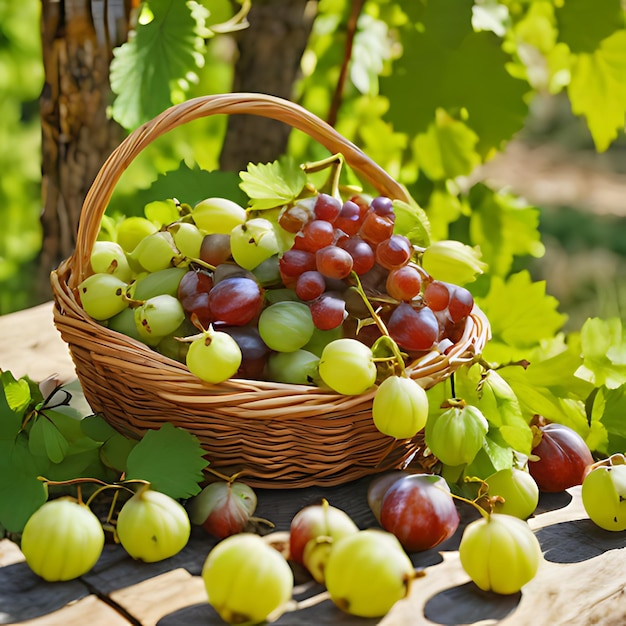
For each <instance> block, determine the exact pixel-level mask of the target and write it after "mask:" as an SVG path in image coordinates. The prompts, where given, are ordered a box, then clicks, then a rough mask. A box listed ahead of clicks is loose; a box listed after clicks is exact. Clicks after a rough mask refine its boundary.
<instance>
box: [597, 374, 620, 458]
mask: <svg viewBox="0 0 626 626" xmlns="http://www.w3.org/2000/svg"><path fill="white" fill-rule="evenodd" d="M624 415H626V385H622V386H621V387H619V388H617V389H607V388H606V387H602V388H600V389H599V390H598V393H597V394H596V397H595V398H594V402H593V407H592V411H591V430H592V432H594V430H595V429H594V425H597V426H599V427H600V428H599V429H601V431H602V441H598V445H602V444H604V445H603V447H602V452H603V453H604V454H605V455H607V456H608V455H611V454H615V453H618V452H621V453H623V452H624V450H625V448H624V443H625V442H626V420H625V419H624ZM590 443H591V442H590ZM591 449H592V450H597V449H598V447H592V448H591Z"/></svg>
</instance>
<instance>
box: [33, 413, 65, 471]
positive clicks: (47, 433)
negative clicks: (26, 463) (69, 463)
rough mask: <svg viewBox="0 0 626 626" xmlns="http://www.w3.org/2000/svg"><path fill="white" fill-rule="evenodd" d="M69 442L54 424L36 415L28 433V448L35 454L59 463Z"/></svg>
mask: <svg viewBox="0 0 626 626" xmlns="http://www.w3.org/2000/svg"><path fill="white" fill-rule="evenodd" d="M68 447H69V442H68V441H67V439H66V438H65V437H64V436H63V434H62V433H61V432H60V431H59V429H58V428H57V427H56V425H55V424H54V423H53V422H52V421H51V420H49V419H48V418H46V417H44V416H43V415H40V416H38V417H37V418H36V419H35V421H34V423H33V425H32V426H31V429H30V432H29V433H28V448H29V450H30V452H31V454H33V455H35V456H47V457H48V458H49V459H50V460H51V461H52V462H53V463H60V462H61V461H62V460H63V459H64V458H65V455H66V453H67V449H68Z"/></svg>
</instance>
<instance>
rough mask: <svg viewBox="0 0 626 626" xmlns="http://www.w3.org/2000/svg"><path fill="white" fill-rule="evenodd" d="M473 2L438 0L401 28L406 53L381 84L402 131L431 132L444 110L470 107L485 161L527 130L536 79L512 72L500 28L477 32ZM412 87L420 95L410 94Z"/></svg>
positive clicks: (392, 118) (392, 117) (396, 125)
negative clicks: (530, 83)
mask: <svg viewBox="0 0 626 626" xmlns="http://www.w3.org/2000/svg"><path fill="white" fill-rule="evenodd" d="M472 6H473V2H471V1H470V0H437V1H436V2H435V1H432V0H430V1H429V2H428V3H427V6H426V8H425V11H424V12H423V14H422V16H421V18H420V20H419V22H415V21H410V22H407V24H406V25H405V26H404V27H403V28H402V29H401V38H402V45H403V48H404V53H403V55H402V56H401V57H400V58H399V59H397V60H396V61H394V64H393V72H392V73H391V74H390V75H389V76H384V77H381V80H380V83H381V94H383V95H385V96H386V97H388V98H389V101H390V107H389V113H388V115H387V119H389V121H391V122H392V123H393V126H394V128H395V130H396V131H403V132H406V133H408V134H409V135H416V134H417V133H420V132H426V129H427V128H428V125H429V124H430V123H431V122H432V121H433V120H434V119H435V112H436V110H437V109H438V108H439V107H441V108H443V109H445V110H447V111H448V112H449V113H450V114H451V115H454V114H455V113H456V112H458V111H461V110H463V109H464V110H466V111H467V120H466V124H467V126H468V127H469V128H471V129H472V130H473V131H474V132H475V133H476V135H477V136H478V137H479V141H478V144H477V146H476V150H477V152H478V153H479V154H480V155H481V157H483V158H484V157H486V156H487V155H488V154H489V152H490V151H491V150H492V149H494V148H496V149H498V148H499V147H500V146H501V145H502V142H504V141H506V140H508V139H510V138H511V137H512V136H513V135H514V134H515V133H516V132H517V131H518V130H520V129H521V128H522V126H523V124H524V120H525V118H526V115H527V112H528V105H527V103H526V101H525V94H526V92H527V91H528V84H527V83H526V82H525V81H522V80H518V79H516V78H514V77H513V76H511V75H510V74H509V73H508V72H507V70H506V65H507V63H508V62H509V61H510V60H511V57H510V56H509V55H508V54H507V53H506V52H504V51H503V49H502V42H501V40H500V39H499V38H498V37H497V36H496V35H495V34H494V33H491V32H485V31H483V32H474V30H473V28H472ZM407 85H412V86H413V89H415V90H416V92H417V95H416V97H407ZM485 93H489V94H490V97H489V98H485V97H484V94H485ZM466 158H467V157H466Z"/></svg>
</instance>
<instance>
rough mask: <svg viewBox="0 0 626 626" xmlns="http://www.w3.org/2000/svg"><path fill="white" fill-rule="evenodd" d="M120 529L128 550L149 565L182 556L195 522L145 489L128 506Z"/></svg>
mask: <svg viewBox="0 0 626 626" xmlns="http://www.w3.org/2000/svg"><path fill="white" fill-rule="evenodd" d="M116 528H117V536H118V538H119V540H120V543H121V544H122V547H123V548H124V550H126V552H128V554H129V555H130V556H132V557H133V558H134V559H138V560H140V561H145V562H146V563H154V562H156V561H162V560H163V559H167V558H169V557H171V556H174V555H175V554H178V553H179V552H180V551H181V550H182V549H183V548H184V547H185V546H186V545H187V541H188V540H189V536H190V534H191V522H190V521H189V516H188V515H187V511H185V509H184V507H183V506H182V505H181V504H179V503H178V502H177V501H176V500H174V499H173V498H170V496H168V495H166V494H164V493H161V492H159V491H155V490H153V489H150V488H149V487H143V488H141V489H140V490H139V491H138V492H137V493H136V494H135V495H134V496H132V498H130V500H128V501H126V502H125V503H124V505H123V506H122V508H121V510H120V512H119V515H118V517H117V526H116Z"/></svg>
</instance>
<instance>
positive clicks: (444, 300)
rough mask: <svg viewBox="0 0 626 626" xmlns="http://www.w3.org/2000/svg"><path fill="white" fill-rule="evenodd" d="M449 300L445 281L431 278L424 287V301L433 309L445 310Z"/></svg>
mask: <svg viewBox="0 0 626 626" xmlns="http://www.w3.org/2000/svg"><path fill="white" fill-rule="evenodd" d="M449 301H450V292H449V290H448V286H447V285H446V283H443V282H441V281H440V280H433V281H431V282H429V283H428V284H427V285H426V288H425V289H424V302H425V303H426V304H427V305H428V307H429V308H430V309H432V310H433V311H445V310H446V309H447V308H448V302H449Z"/></svg>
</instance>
